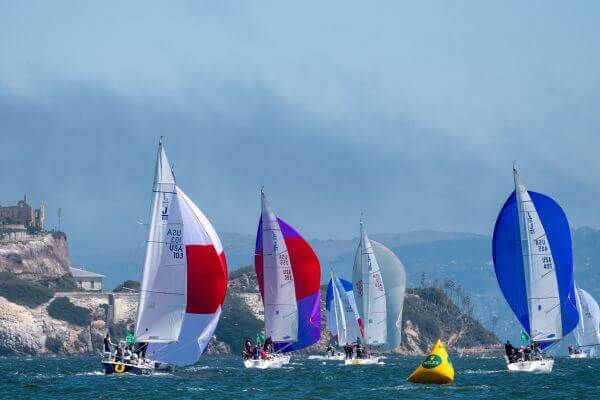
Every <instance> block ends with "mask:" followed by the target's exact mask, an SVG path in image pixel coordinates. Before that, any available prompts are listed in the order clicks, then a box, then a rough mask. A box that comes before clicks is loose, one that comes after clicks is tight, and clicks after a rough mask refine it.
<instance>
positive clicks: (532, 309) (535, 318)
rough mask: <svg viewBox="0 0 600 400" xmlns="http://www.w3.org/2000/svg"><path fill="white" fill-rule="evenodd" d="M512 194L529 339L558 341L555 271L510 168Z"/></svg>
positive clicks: (541, 227) (542, 233)
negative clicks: (518, 238)
mask: <svg viewBox="0 0 600 400" xmlns="http://www.w3.org/2000/svg"><path fill="white" fill-rule="evenodd" d="M513 177H514V183H515V195H516V200H517V210H518V223H519V232H520V241H521V252H522V259H523V267H524V275H525V281H526V284H525V287H526V289H527V306H528V310H529V313H528V316H529V330H530V332H529V336H530V337H531V340H532V341H533V342H555V341H558V340H560V339H562V336H563V332H562V322H561V304H560V298H559V293H558V280H557V276H556V268H555V264H554V259H553V256H552V250H551V248H550V241H549V240H548V237H547V235H546V231H545V229H544V225H543V223H542V221H541V219H540V216H539V215H538V212H537V210H536V207H535V204H534V203H533V200H532V199H531V196H530V193H529V192H528V191H527V189H526V188H525V186H524V185H523V184H522V183H521V181H520V179H519V174H518V172H517V168H516V165H513Z"/></svg>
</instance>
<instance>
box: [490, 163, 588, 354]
mask: <svg viewBox="0 0 600 400" xmlns="http://www.w3.org/2000/svg"><path fill="white" fill-rule="evenodd" d="M514 178H515V191H514V192H513V193H512V194H511V195H510V197H509V198H508V200H507V201H506V203H505V204H504V207H503V208H502V210H501V211H500V214H499V216H498V219H497V221H496V226H495V227H494V238H493V245H492V247H493V259H494V268H495V271H496V277H497V279H498V284H499V286H500V289H501V290H502V293H503V294H504V297H505V299H506V301H507V302H508V304H509V305H510V307H511V309H512V310H513V312H514V313H515V315H516V316H517V318H518V319H519V321H520V322H521V325H522V326H523V328H524V330H525V331H526V332H527V334H528V335H529V337H531V340H532V341H533V342H537V343H541V344H543V345H547V344H551V343H553V342H556V341H558V340H560V339H562V338H563V337H564V336H565V335H567V334H568V333H569V332H571V331H572V330H573V329H574V328H575V326H576V325H577V321H578V314H577V307H576V304H575V289H574V285H573V255H572V248H571V234H570V231H569V223H568V221H567V218H566V216H565V214H564V212H563V210H562V209H561V208H560V206H559V205H558V204H557V203H556V202H555V201H554V200H552V199H551V198H550V197H547V196H545V195H543V194H540V193H536V192H530V191H527V189H525V186H524V185H523V184H522V183H521V182H520V180H519V177H518V174H517V172H516V169H515V171H514Z"/></svg>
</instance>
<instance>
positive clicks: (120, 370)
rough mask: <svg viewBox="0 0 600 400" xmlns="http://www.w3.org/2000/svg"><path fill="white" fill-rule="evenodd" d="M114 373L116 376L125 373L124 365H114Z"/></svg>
mask: <svg viewBox="0 0 600 400" xmlns="http://www.w3.org/2000/svg"><path fill="white" fill-rule="evenodd" d="M115 372H116V373H117V374H122V373H123V372H125V364H115Z"/></svg>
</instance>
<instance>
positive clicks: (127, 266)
mask: <svg viewBox="0 0 600 400" xmlns="http://www.w3.org/2000/svg"><path fill="white" fill-rule="evenodd" d="M371 237H372V238H373V239H375V240H378V241H379V242H381V243H383V244H385V245H386V246H388V247H390V248H391V249H392V250H393V251H394V253H396V254H397V255H398V257H399V258H400V259H401V260H402V262H403V263H404V265H405V267H406V270H407V278H408V284H409V286H412V287H416V286H420V285H421V281H422V280H424V281H425V283H426V284H427V285H439V284H441V283H442V282H443V281H444V280H446V279H452V280H453V281H454V282H455V285H456V286H458V287H461V288H462V289H464V290H465V291H467V292H469V293H470V295H471V297H472V298H473V312H474V315H475V316H476V317H477V318H478V319H479V320H480V321H481V322H482V323H483V324H484V326H486V327H488V328H490V329H492V330H493V331H494V332H495V333H496V334H497V335H498V336H499V337H500V338H502V339H506V338H510V339H512V340H518V334H519V332H520V327H519V326H518V324H517V322H516V320H515V318H514V316H513V315H512V313H511V311H510V309H509V308H508V306H507V305H506V302H505V301H504V299H503V297H502V294H501V293H500V290H499V289H498V285H497V283H496V278H495V273H494V268H493V265H492V254H491V237H490V236H486V235H477V234H469V233H452V232H437V231H417V232H409V233H402V234H372V235H371ZM221 238H222V240H223V243H224V246H225V251H226V254H227V260H228V264H229V268H230V271H233V270H235V269H236V268H237V267H239V266H241V265H248V264H251V263H252V262H253V256H254V240H255V239H254V235H242V234H228V233H224V234H221ZM357 243H358V238H354V239H347V240H312V241H311V244H312V246H313V247H314V248H315V250H316V252H317V254H318V255H319V259H320V261H321V265H322V266H323V268H324V269H325V268H328V267H333V268H334V269H335V270H336V272H338V274H340V275H341V276H345V277H349V276H350V275H351V269H352V264H353V262H354V252H355V251H356V246H357ZM573 247H574V259H575V278H576V281H577V282H578V283H579V284H580V285H581V287H583V288H584V289H586V290H588V291H589V292H590V293H591V294H592V295H593V296H594V297H596V298H599V299H600V274H598V272H597V271H595V268H596V267H595V264H596V263H599V262H600V230H596V229H592V228H588V227H583V228H579V229H576V230H574V231H573ZM142 258H143V244H141V245H140V246H139V248H138V249H137V250H131V251H122V252H119V253H114V254H111V253H108V254H103V255H95V256H92V257H90V258H89V260H91V261H89V262H87V261H86V263H87V265H89V266H90V269H92V270H97V271H98V272H101V273H105V274H106V275H108V279H107V280H108V281H109V282H110V283H109V284H108V286H109V287H114V286H116V285H117V284H118V283H120V282H122V281H124V280H126V279H136V280H139V279H140V276H141V263H142ZM93 260H96V261H93ZM135 260H137V261H135ZM95 262H97V263H96V264H95ZM326 279H327V277H326V276H325V275H323V277H322V282H323V283H325V281H326Z"/></svg>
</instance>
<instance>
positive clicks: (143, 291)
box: [140, 290, 185, 296]
mask: <svg viewBox="0 0 600 400" xmlns="http://www.w3.org/2000/svg"><path fill="white" fill-rule="evenodd" d="M140 293H156V294H168V295H174V296H185V293H176V292H161V291H157V290H140Z"/></svg>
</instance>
